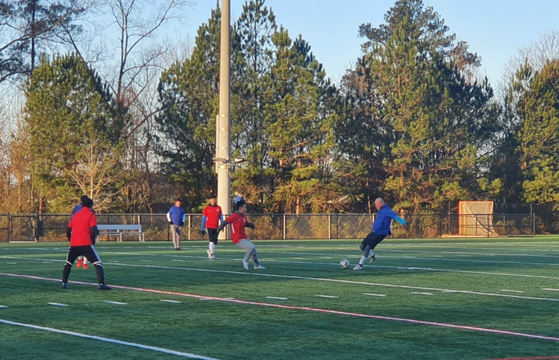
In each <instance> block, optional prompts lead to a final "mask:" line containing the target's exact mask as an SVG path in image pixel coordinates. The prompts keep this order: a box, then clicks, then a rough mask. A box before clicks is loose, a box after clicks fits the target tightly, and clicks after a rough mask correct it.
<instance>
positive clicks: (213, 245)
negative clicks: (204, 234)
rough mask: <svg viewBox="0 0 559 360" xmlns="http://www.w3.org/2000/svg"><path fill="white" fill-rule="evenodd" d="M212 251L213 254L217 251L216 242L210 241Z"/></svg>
mask: <svg viewBox="0 0 559 360" xmlns="http://www.w3.org/2000/svg"><path fill="white" fill-rule="evenodd" d="M210 252H211V253H212V255H213V253H214V252H215V244H214V243H213V242H211V241H210Z"/></svg>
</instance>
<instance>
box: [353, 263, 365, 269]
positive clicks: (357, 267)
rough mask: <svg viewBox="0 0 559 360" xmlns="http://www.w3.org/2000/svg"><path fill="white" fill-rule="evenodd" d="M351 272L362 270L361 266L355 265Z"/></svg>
mask: <svg viewBox="0 0 559 360" xmlns="http://www.w3.org/2000/svg"><path fill="white" fill-rule="evenodd" d="M353 270H363V265H361V264H357V265H355V267H354V268H353Z"/></svg>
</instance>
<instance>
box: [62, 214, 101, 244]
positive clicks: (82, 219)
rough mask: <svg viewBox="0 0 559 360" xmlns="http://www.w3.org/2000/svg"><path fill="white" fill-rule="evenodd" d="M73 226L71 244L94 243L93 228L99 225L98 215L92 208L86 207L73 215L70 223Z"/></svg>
mask: <svg viewBox="0 0 559 360" xmlns="http://www.w3.org/2000/svg"><path fill="white" fill-rule="evenodd" d="M68 226H69V227H71V228H72V237H71V238H70V246H88V245H93V242H92V241H91V230H90V229H91V228H92V227H93V226H97V216H95V213H94V212H93V211H92V210H91V208H88V207H84V208H83V209H81V210H80V211H78V212H77V213H75V214H74V216H72V220H70V223H69V224H68Z"/></svg>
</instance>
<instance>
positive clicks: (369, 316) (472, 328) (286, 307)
mask: <svg viewBox="0 0 559 360" xmlns="http://www.w3.org/2000/svg"><path fill="white" fill-rule="evenodd" d="M0 276H12V277H19V278H26V279H34V280H44V281H53V282H58V281H59V279H52V278H44V277H38V276H30V275H18V274H6V273H0ZM76 283H78V284H87V285H93V286H97V284H94V283H82V282H76ZM111 285H112V284H111ZM112 286H113V288H114V289H123V290H131V291H141V292H146V293H152V294H165V295H175V296H181V297H186V298H191V299H200V300H202V299H207V300H214V301H222V302H228V303H234V304H243V305H254V306H263V307H270V308H277V309H284V310H297V311H309V312H316V313H322V314H331V315H342V316H351V317H358V318H365V319H376V320H388V321H397V322H404V323H409V324H416V325H428V326H436V327H444V328H451V329H459V330H469V331H477V332H484V333H492V334H499V335H511V336H519V337H524V338H529V339H538V340H549V341H557V342H559V337H552V336H545V335H537V334H528V333H521V332H515V331H508V330H498V329H490V328H482V327H478V326H468V325H457V324H450V323H441V322H434V321H424V320H415V319H407V318H399V317H392V316H381V315H372V314H363V313H354V312H347V311H337V310H330V309H320V308H313V307H302V306H291V305H282V304H274V303H263V302H257V301H246V300H238V299H229V298H221V297H216V296H205V295H197V294H189V293H181V292H175V291H165V290H157V289H149V288H137V287H131V286H121V285H112ZM0 322H3V323H9V324H10V325H20V326H28V327H34V325H29V324H19V323H12V322H8V321H6V320H2V319H0ZM44 329H49V330H51V331H54V332H60V333H66V332H65V331H62V330H57V329H51V328H42V329H41V330H44ZM75 334H77V333H73V334H70V335H75ZM80 335H81V336H82V337H87V338H95V339H97V340H103V341H111V340H112V339H106V338H99V337H94V336H89V335H83V334H78V335H76V336H80ZM117 341H118V340H113V341H112V342H117ZM117 343H120V344H123V345H128V346H136V347H142V346H143V345H140V344H133V343H125V342H120V341H118V342H117ZM131 344H133V345H131ZM150 348H151V350H154V349H155V348H153V347H150ZM159 349H160V348H159ZM163 350H166V349H163ZM175 355H176V354H175ZM195 356H196V355H195ZM198 358H202V357H198ZM204 359H205V358H204Z"/></svg>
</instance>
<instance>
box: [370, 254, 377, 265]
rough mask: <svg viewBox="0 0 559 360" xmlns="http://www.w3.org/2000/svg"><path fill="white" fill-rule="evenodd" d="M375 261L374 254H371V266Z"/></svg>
mask: <svg viewBox="0 0 559 360" xmlns="http://www.w3.org/2000/svg"><path fill="white" fill-rule="evenodd" d="M376 259H377V256H376V254H373V256H371V264H372V263H374V262H375V260H376Z"/></svg>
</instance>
